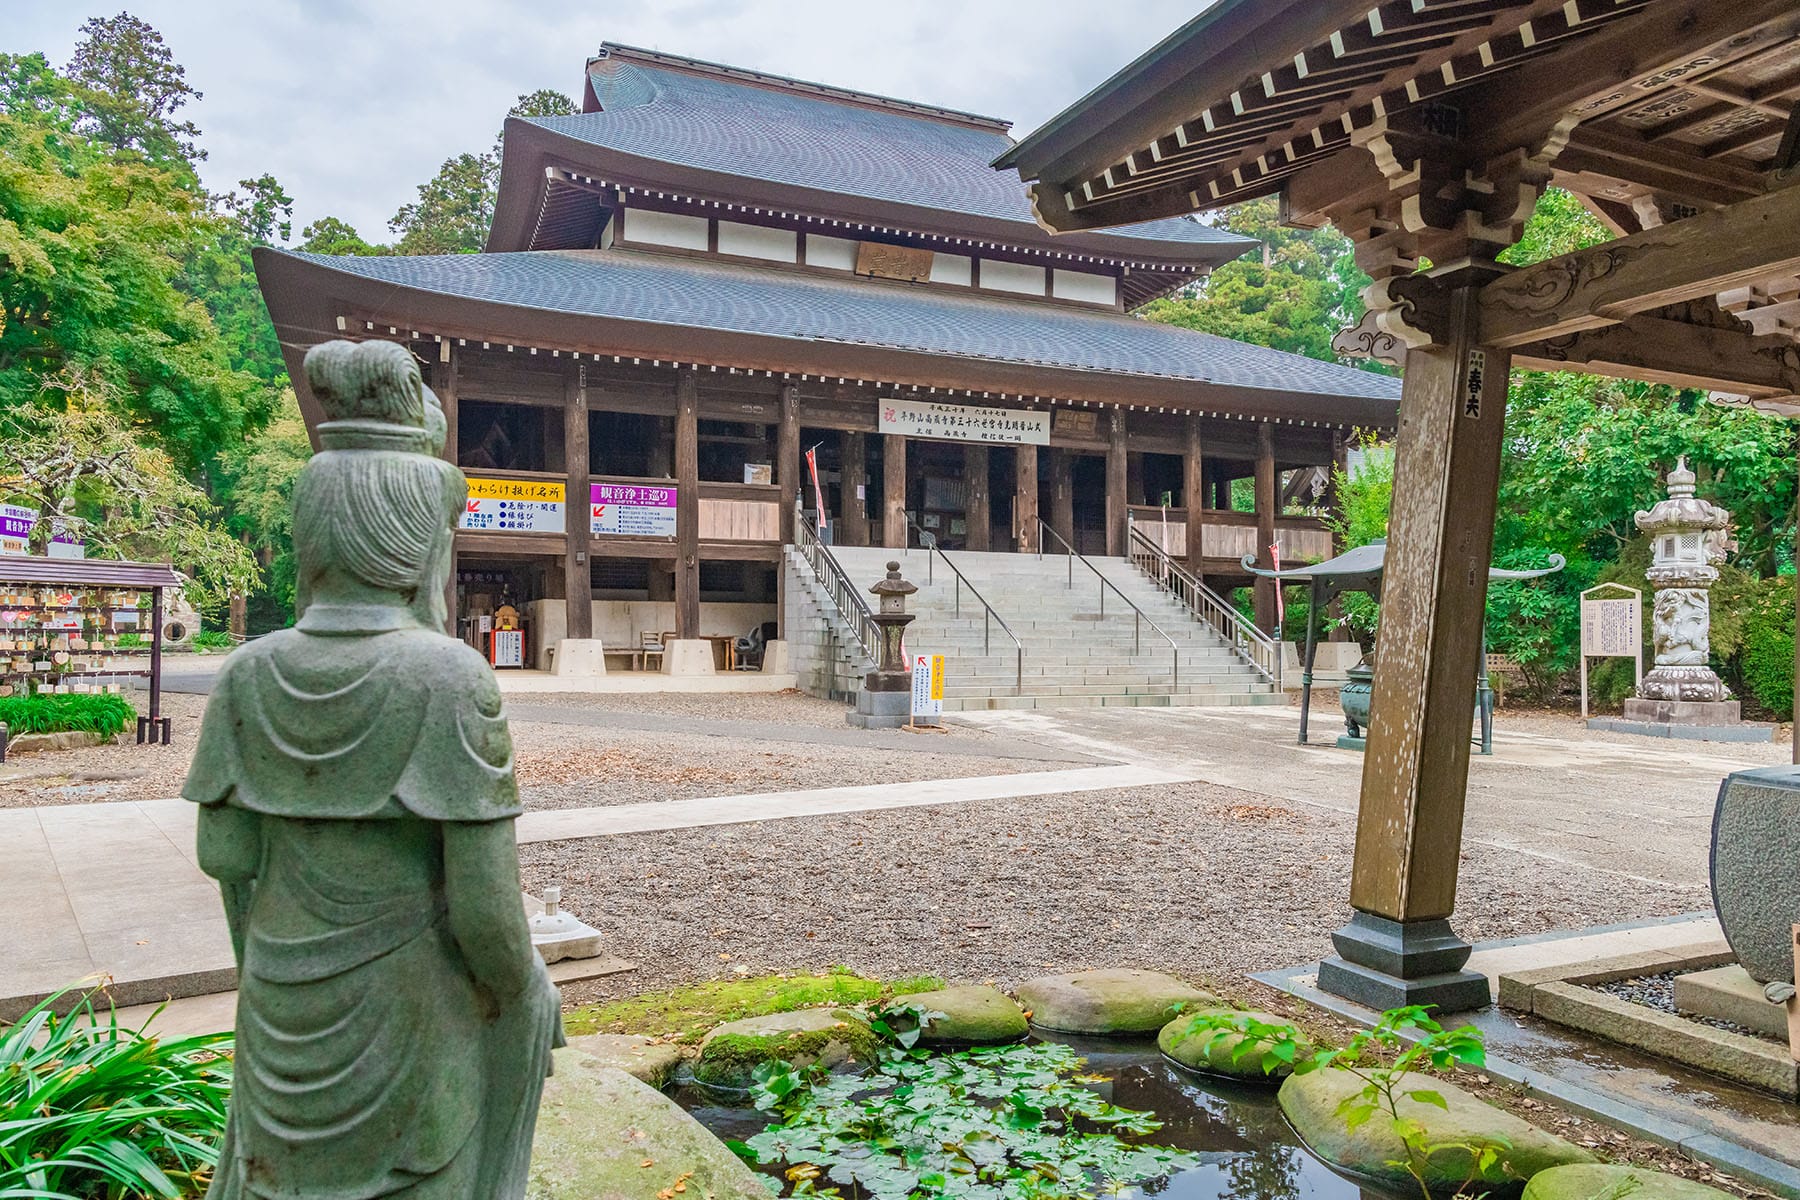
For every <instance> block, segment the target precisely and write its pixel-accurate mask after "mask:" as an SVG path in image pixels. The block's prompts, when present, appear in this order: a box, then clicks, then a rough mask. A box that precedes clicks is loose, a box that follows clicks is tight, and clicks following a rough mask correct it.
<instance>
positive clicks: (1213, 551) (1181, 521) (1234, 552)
mask: <svg viewBox="0 0 1800 1200" xmlns="http://www.w3.org/2000/svg"><path fill="white" fill-rule="evenodd" d="M1131 524H1132V527H1133V528H1134V529H1137V530H1139V531H1141V532H1142V533H1143V535H1144V537H1145V539H1147V540H1148V541H1149V542H1150V544H1151V545H1153V546H1155V547H1156V548H1157V549H1158V550H1161V551H1162V552H1163V553H1165V554H1167V555H1168V556H1169V557H1171V558H1176V559H1185V558H1187V557H1188V540H1187V539H1188V511H1187V509H1185V508H1166V509H1165V508H1156V507H1152V506H1150V505H1144V504H1134V505H1132V506H1131ZM1275 536H1276V537H1277V538H1278V539H1279V540H1280V542H1281V561H1282V562H1283V563H1284V564H1287V563H1303V562H1321V561H1323V560H1325V559H1327V558H1330V557H1331V553H1332V546H1331V531H1330V530H1329V529H1327V528H1325V523H1324V522H1323V521H1321V520H1319V518H1317V517H1308V516H1299V515H1292V514H1290V515H1284V516H1279V517H1276V518H1275ZM1261 551H1262V547H1261V546H1259V545H1257V538H1256V514H1255V513H1246V512H1229V511H1226V510H1224V509H1215V508H1204V509H1201V510H1200V556H1201V557H1202V558H1218V559H1229V560H1231V561H1232V562H1237V561H1239V560H1240V559H1242V558H1243V557H1244V555H1246V554H1259V553H1261Z"/></svg>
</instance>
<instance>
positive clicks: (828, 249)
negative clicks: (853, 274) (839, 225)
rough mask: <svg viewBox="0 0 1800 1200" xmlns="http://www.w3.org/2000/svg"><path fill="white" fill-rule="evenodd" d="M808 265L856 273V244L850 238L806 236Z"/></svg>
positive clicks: (813, 234) (820, 235) (819, 234)
mask: <svg viewBox="0 0 1800 1200" xmlns="http://www.w3.org/2000/svg"><path fill="white" fill-rule="evenodd" d="M806 265H807V266H809V267H829V268H830V269H831V270H833V271H854V270H856V243H855V242H853V241H851V240H850V239H849V238H839V237H829V236H827V235H825V234H823V233H809V234H807V235H806Z"/></svg>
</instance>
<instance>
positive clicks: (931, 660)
mask: <svg viewBox="0 0 1800 1200" xmlns="http://www.w3.org/2000/svg"><path fill="white" fill-rule="evenodd" d="M943 711H944V656H943V655H941V654H915V655H913V670H912V715H913V716H915V717H936V716H940V715H942V714H943Z"/></svg>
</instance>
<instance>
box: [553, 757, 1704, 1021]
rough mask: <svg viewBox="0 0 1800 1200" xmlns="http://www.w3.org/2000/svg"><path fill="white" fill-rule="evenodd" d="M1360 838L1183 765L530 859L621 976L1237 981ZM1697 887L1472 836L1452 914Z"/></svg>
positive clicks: (1507, 927)
mask: <svg viewBox="0 0 1800 1200" xmlns="http://www.w3.org/2000/svg"><path fill="white" fill-rule="evenodd" d="M1353 842H1354V822H1353V820H1352V819H1351V818H1350V817H1348V816H1347V815H1344V814H1338V813H1335V812H1331V811H1327V810H1318V809H1312V808H1299V807H1295V806H1290V805H1287V804H1285V803H1282V802H1279V801H1272V800H1270V799H1269V798H1268V797H1265V796H1260V795H1256V794H1254V793H1248V792H1242V791H1236V790H1233V789H1230V788H1223V787H1218V786H1214V785H1209V784H1186V785H1179V786H1174V787H1165V788H1131V789H1121V790H1117V791H1107V792H1087V793H1079V794H1072V795H1065V796H1049V797H1036V798H1027V799H1007V800H992V801H972V802H968V803H963V804H955V805H947V806H944V807H940V808H920V809H906V810H888V811H880V812H868V813H856V814H846V815H842V816H832V817H821V818H810V819H807V820H804V821H799V820H790V821H771V822H766V823H761V824H748V825H739V826H723V827H715V828H708V829H701V830H686V831H681V832H671V833H648V834H636V835H630V836H621V837H615V838H604V839H588V840H580V841H570V842H555V843H545V844H539V845H533V846H527V847H524V848H523V850H522V852H521V861H522V864H523V867H524V874H525V882H526V886H527V888H528V889H529V890H535V889H536V888H539V887H542V886H544V885H547V884H552V883H560V884H561V885H563V896H564V904H565V906H566V907H568V908H569V909H571V910H572V911H574V912H575V913H576V914H577V915H579V916H580V917H581V918H582V919H583V920H585V921H587V922H589V923H590V924H592V925H594V926H596V927H597V928H599V929H600V930H601V932H602V933H603V934H605V935H606V937H607V939H608V944H609V950H610V952H612V953H616V954H618V955H619V956H621V957H623V958H627V959H630V960H632V961H634V962H636V963H638V964H639V966H638V970H637V971H635V972H632V973H631V974H629V975H627V976H624V977H622V978H621V979H620V980H619V981H617V982H616V983H615V984H613V985H612V986H613V987H616V988H617V989H618V990H619V991H620V992H622V993H624V992H640V991H646V990H651V989H654V988H658V987H663V986H668V985H671V984H678V983H685V982H691V981H694V980H697V979H702V978H709V977H714V976H718V975H724V974H727V973H731V972H748V973H753V974H760V973H764V972H770V971H781V970H797V969H816V968H821V967H826V966H830V965H832V964H837V963H843V964H846V965H848V966H850V967H852V968H855V969H857V970H859V971H863V972H865V973H869V974H872V975H876V976H886V977H893V976H898V975H909V974H926V973H933V974H939V975H944V976H948V977H953V978H958V979H977V980H980V979H993V980H997V981H1000V982H1002V983H1016V982H1017V981H1019V980H1021V979H1024V978H1028V977H1030V976H1032V975H1036V974H1041V973H1044V972H1046V971H1072V970H1079V969H1083V968H1087V967H1097V966H1143V967H1157V968H1161V969H1164V970H1172V971H1174V972H1176V973H1178V974H1183V975H1187V976H1190V977H1193V978H1197V979H1211V980H1217V981H1228V980H1235V979H1237V978H1238V977H1239V976H1242V975H1244V974H1246V973H1249V972H1252V971H1259V970H1264V969H1267V968H1272V967H1278V966H1286V965H1291V964H1292V963H1295V962H1303V961H1306V960H1308V959H1316V958H1319V957H1321V956H1323V955H1324V954H1327V953H1329V952H1330V943H1329V935H1330V932H1331V931H1332V930H1333V929H1335V928H1337V927H1338V926H1339V925H1341V924H1342V923H1343V922H1344V921H1345V920H1347V919H1348V917H1349V909H1348V907H1347V905H1346V904H1345V901H1344V898H1345V897H1346V896H1347V895H1348V894H1349V871H1350V857H1351V849H1352V845H1353ZM1705 902H1706V896H1705V891H1704V889H1701V888H1681V887H1667V886H1660V885H1656V884H1649V883H1641V882H1637V881H1635V880H1632V879H1630V878H1626V877H1622V876H1618V875H1610V874H1598V873H1589V874H1580V875H1576V874H1571V872H1570V871H1569V869H1568V867H1567V866H1566V865H1563V864H1557V863H1549V862H1545V861H1543V860H1541V859H1536V858H1532V857H1528V856H1525V855H1521V854H1518V853H1515V852H1512V851H1509V850H1503V849H1498V848H1492V847H1483V846H1471V847H1469V848H1468V849H1467V850H1466V851H1465V852H1464V865H1463V876H1462V886H1461V889H1460V895H1459V898H1458V905H1457V927H1458V930H1459V932H1461V933H1462V934H1463V935H1464V936H1465V937H1468V938H1469V939H1470V940H1480V939H1487V938H1499V937H1512V936H1519V935H1524V934H1530V933H1537V932H1540V931H1544V930H1548V929H1571V928H1581V927H1584V926H1589V925H1598V924H1605V923H1609V922H1614V921H1621V920H1626V919H1635V918H1643V917H1650V916H1658V915H1665V914H1669V915H1672V914H1675V913H1681V912H1689V911H1692V910H1694V909H1695V908H1699V907H1702V906H1704V904H1705ZM606 990H607V985H606V984H605V983H604V982H603V983H601V984H599V985H596V987H595V991H594V994H596V995H600V994H606ZM571 998H572V999H576V998H578V999H586V998H587V996H586V995H585V994H577V995H576V996H573V997H571Z"/></svg>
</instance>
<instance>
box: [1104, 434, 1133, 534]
mask: <svg viewBox="0 0 1800 1200" xmlns="http://www.w3.org/2000/svg"><path fill="white" fill-rule="evenodd" d="M1108 416H1109V418H1110V420H1109V421H1108V423H1107V427H1106V432H1107V437H1106V555H1107V557H1108V558H1117V557H1119V556H1120V555H1122V554H1124V553H1125V537H1126V535H1125V525H1126V517H1127V513H1128V511H1129V510H1128V508H1127V500H1126V493H1125V482H1126V463H1125V410H1124V409H1122V408H1116V407H1115V408H1114V409H1112V410H1111V412H1110V413H1108Z"/></svg>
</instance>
